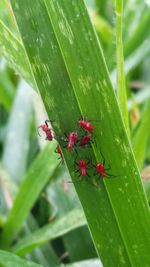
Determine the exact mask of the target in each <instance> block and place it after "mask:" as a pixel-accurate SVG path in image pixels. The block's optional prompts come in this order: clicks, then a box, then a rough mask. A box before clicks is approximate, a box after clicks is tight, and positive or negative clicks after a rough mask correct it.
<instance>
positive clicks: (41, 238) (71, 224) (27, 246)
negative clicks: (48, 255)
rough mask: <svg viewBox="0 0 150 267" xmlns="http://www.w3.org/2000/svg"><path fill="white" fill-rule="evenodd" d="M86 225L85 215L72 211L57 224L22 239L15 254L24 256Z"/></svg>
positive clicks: (51, 224)
mask: <svg viewBox="0 0 150 267" xmlns="http://www.w3.org/2000/svg"><path fill="white" fill-rule="evenodd" d="M85 224H86V221H85V218H84V215H83V213H82V212H81V211H80V210H75V209H74V210H72V211H71V212H69V213H68V214H66V215H65V216H63V217H62V218H61V219H59V220H56V222H53V223H50V224H49V225H46V226H44V227H43V228H41V229H40V230H38V231H36V232H34V233H33V234H32V235H31V236H29V237H27V238H25V239H22V241H21V242H20V243H18V244H17V245H16V246H15V247H14V248H13V252H15V254H18V255H24V254H26V253H28V252H29V251H31V250H33V249H34V248H35V247H38V246H41V245H42V244H44V243H46V242H47V241H51V240H53V239H55V238H57V237H60V236H62V235H65V234H67V233H68V232H70V231H72V230H74V229H76V228H78V227H80V226H83V225H85Z"/></svg>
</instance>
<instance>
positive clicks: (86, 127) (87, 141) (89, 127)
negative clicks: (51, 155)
mask: <svg viewBox="0 0 150 267" xmlns="http://www.w3.org/2000/svg"><path fill="white" fill-rule="evenodd" d="M48 122H49V121H48V120H46V121H45V124H43V125H40V126H39V127H38V129H39V128H41V129H42V130H43V131H44V133H45V135H46V140H49V141H52V140H53V138H54V134H53V131H52V129H51V128H50V127H49V125H48ZM78 126H79V127H80V129H81V130H83V131H84V134H82V135H81V136H80V135H79V133H78V132H76V131H72V132H69V134H68V135H67V134H65V136H64V137H62V138H61V140H62V141H63V142H65V146H64V147H65V148H67V149H68V150H69V151H72V150H74V151H75V152H76V153H77V155H78V149H80V148H87V147H89V146H91V144H92V143H93V138H94V135H93V131H94V126H93V124H92V123H91V122H89V121H87V120H85V119H80V120H79V121H78ZM39 135H40V134H39ZM66 143H67V144H66ZM55 152H56V153H58V154H59V155H60V158H61V160H62V161H64V157H63V154H62V150H61V147H60V145H58V146H57V148H56V150H55ZM100 153H101V152H100ZM101 156H102V158H103V162H97V163H96V164H92V163H91V162H90V161H89V160H87V159H80V160H78V161H75V166H76V170H75V172H76V173H77V172H78V173H79V176H78V178H79V177H81V178H82V177H85V176H87V177H90V175H89V174H88V169H91V167H94V169H95V172H94V175H96V174H98V175H99V177H100V178H103V177H106V176H108V177H109V176H113V175H110V174H108V173H107V172H106V171H107V170H109V169H110V166H109V168H106V167H105V159H104V157H103V155H102V153H101Z"/></svg>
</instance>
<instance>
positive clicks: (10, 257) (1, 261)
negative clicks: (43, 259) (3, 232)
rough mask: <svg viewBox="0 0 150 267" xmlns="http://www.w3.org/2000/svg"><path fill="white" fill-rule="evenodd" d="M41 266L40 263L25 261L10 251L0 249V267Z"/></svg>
mask: <svg viewBox="0 0 150 267" xmlns="http://www.w3.org/2000/svg"><path fill="white" fill-rule="evenodd" d="M12 266H15V267H42V265H39V264H36V263H33V262H30V261H25V260H23V259H21V258H20V257H18V256H15V255H14V254H12V253H9V252H6V251H3V250H0V267H12Z"/></svg>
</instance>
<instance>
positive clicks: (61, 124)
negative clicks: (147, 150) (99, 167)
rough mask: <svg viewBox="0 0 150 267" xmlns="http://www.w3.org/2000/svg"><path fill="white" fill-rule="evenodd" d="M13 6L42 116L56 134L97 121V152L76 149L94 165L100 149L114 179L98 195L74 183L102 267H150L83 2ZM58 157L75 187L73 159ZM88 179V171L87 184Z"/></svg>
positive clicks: (144, 217)
mask: <svg viewBox="0 0 150 267" xmlns="http://www.w3.org/2000/svg"><path fill="white" fill-rule="evenodd" d="M11 3H12V7H13V10H14V13H15V16H16V20H17V23H18V26H19V30H20V33H21V36H22V40H23V43H24V46H25V49H26V51H27V54H28V57H29V61H30V64H31V67H32V71H33V74H34V77H35V80H36V83H37V86H38V88H39V90H40V93H41V96H42V99H43V102H44V103H45V106H46V109H47V112H48V115H49V117H50V118H55V121H56V122H57V123H53V127H54V130H55V132H56V135H57V136H60V135H63V134H64V132H66V133H67V132H69V131H72V130H74V129H76V122H77V120H78V119H79V118H80V113H81V111H82V114H88V115H89V117H90V119H91V120H97V122H95V123H94V125H95V131H94V134H95V136H96V143H97V147H96V146H94V147H93V148H94V149H93V148H89V150H88V152H87V150H81V151H79V155H80V157H81V158H83V157H87V154H88V157H89V158H90V160H91V161H92V162H94V163H95V162H97V161H102V157H101V156H100V152H99V151H100V150H101V151H102V153H103V154H104V157H105V158H106V162H108V163H110V164H111V167H112V170H111V171H110V174H114V175H116V176H117V175H118V177H116V178H114V179H113V178H112V179H107V178H106V179H105V180H101V181H100V183H99V187H98V188H94V186H91V184H89V183H88V181H86V180H85V181H83V182H81V183H75V187H76V190H77V193H78V195H79V198H80V201H81V203H82V206H83V209H84V212H85V215H86V218H87V221H88V224H89V228H90V231H91V234H92V236H93V240H94V243H95V246H96V248H97V252H98V254H99V255H100V256H101V258H102V261H103V264H104V265H105V266H112V264H113V266H119V267H123V266H144V265H145V266H146V265H147V266H149V265H150V257H149V245H150V234H149V232H148V229H149V227H150V217H149V207H148V203H147V200H146V197H145V193H144V190H143V187H142V183H141V180H140V176H139V172H138V169H137V165H136V163H135V160H134V156H133V154H132V150H131V147H130V144H129V140H128V138H127V136H126V132H125V129H124V126H123V123H122V120H121V116H120V113H119V109H118V105H117V102H116V98H115V96H114V92H113V89H112V86H111V83H110V79H109V76H108V71H107V68H106V65H105V62H104V58H103V54H102V51H101V48H100V46H99V44H98V42H97V37H96V36H95V33H94V31H93V28H92V26H91V22H90V20H89V17H88V15H87V10H86V8H85V5H84V3H83V1H82V0H76V1H68V2H67V4H66V0H57V1H55V0H51V1H48V0H47V1H43V0H38V1H36V8H35V1H34V3H33V2H32V1H29V0H11ZM45 3H46V5H45ZM39 16H40V18H41V19H39ZM31 25H32V26H31ZM58 139H59V138H58ZM59 141H60V143H61V144H62V141H61V139H60V140H59ZM63 152H64V156H65V160H66V163H67V166H68V168H69V171H70V173H71V175H72V178H73V181H74V180H76V179H77V176H76V175H75V172H74V160H75V159H74V158H75V156H76V155H75V153H74V151H72V153H69V151H66V150H65V149H63ZM95 155H96V157H95ZM93 172H94V170H93V169H91V171H90V175H91V178H90V179H91V182H94V177H92V176H93ZM87 180H88V178H87ZM128 214H129V215H130V216H129V215H128ZM108 255H109V257H108Z"/></svg>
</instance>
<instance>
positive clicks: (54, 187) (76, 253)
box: [47, 168, 96, 262]
mask: <svg viewBox="0 0 150 267" xmlns="http://www.w3.org/2000/svg"><path fill="white" fill-rule="evenodd" d="M61 170H62V171H61ZM60 171H61V172H60V173H59V174H54V175H56V176H57V180H54V182H52V183H51V186H50V187H48V188H47V193H48V199H49V201H50V203H53V206H54V208H55V209H54V213H53V214H56V216H57V218H61V217H62V216H65V214H66V213H68V212H69V211H71V210H72V209H74V208H77V207H79V208H81V206H80V203H79V200H78V197H77V195H76V192H75V189H74V186H73V184H69V185H68V186H67V184H66V182H65V181H67V180H70V176H69V173H68V172H67V171H66V170H64V169H62V168H61V169H60ZM63 182H64V183H65V185H66V186H67V191H65V190H64V188H63V186H62V183H63ZM62 240H63V242H64V246H65V248H66V250H67V252H68V253H69V258H70V260H71V261H73V262H74V261H79V260H84V259H88V258H93V257H95V256H96V252H95V248H94V246H93V242H92V239H91V237H90V234H89V231H88V229H87V225H86V226H82V227H80V228H78V229H75V230H74V231H71V232H69V233H68V234H67V235H65V236H62ZM72 240H73V242H72ZM76 248H78V249H76Z"/></svg>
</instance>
